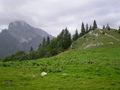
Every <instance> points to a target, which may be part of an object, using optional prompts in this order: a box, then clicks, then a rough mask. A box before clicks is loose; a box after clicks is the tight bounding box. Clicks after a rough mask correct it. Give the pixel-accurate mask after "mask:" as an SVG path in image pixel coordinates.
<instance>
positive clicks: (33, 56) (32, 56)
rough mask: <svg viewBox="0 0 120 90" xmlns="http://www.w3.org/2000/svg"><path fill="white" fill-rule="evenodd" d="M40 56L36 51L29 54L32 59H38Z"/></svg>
mask: <svg viewBox="0 0 120 90" xmlns="http://www.w3.org/2000/svg"><path fill="white" fill-rule="evenodd" d="M37 58H38V54H37V52H36V51H34V50H33V51H31V52H30V53H29V54H28V59H29V60H31V59H37Z"/></svg>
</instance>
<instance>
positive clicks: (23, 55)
mask: <svg viewBox="0 0 120 90" xmlns="http://www.w3.org/2000/svg"><path fill="white" fill-rule="evenodd" d="M26 59H28V57H27V54H26V53H25V52H24V51H18V52H16V53H15V54H12V55H8V56H6V57H5V58H4V59H3V61H4V62H6V61H22V60H26Z"/></svg>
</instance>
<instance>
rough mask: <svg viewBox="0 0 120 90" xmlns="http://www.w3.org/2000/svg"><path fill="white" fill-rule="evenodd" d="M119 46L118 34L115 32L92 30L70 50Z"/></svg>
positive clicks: (119, 37)
mask: <svg viewBox="0 0 120 90" xmlns="http://www.w3.org/2000/svg"><path fill="white" fill-rule="evenodd" d="M114 44H115V45H117V44H118V45H120V34H119V33H118V32H117V31H116V30H110V31H108V30H100V29H97V30H94V31H90V32H89V33H88V34H86V35H84V36H83V37H81V38H79V39H78V40H77V41H75V42H74V43H73V44H72V48H77V49H86V48H90V47H96V46H105V45H114Z"/></svg>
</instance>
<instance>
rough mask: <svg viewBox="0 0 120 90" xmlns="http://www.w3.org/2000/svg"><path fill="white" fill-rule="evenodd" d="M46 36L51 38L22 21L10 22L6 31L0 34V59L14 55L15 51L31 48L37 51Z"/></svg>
mask: <svg viewBox="0 0 120 90" xmlns="http://www.w3.org/2000/svg"><path fill="white" fill-rule="evenodd" d="M47 36H49V37H50V38H51V39H52V38H53V36H51V35H49V34H48V33H47V32H45V31H44V30H42V29H38V28H34V27H32V26H30V25H29V24H27V23H26V22H24V21H15V22H11V23H10V24H9V26H8V29H6V30H3V31H2V32H1V33H0V57H3V56H5V55H8V54H12V53H15V52H16V51H17V50H24V51H29V49H30V47H31V46H32V47H33V48H34V49H37V48H38V45H39V44H40V43H41V42H42V40H43V38H44V37H47Z"/></svg>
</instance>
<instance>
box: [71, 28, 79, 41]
mask: <svg viewBox="0 0 120 90" xmlns="http://www.w3.org/2000/svg"><path fill="white" fill-rule="evenodd" d="M78 37H79V35H78V30H77V29H76V31H75V34H74V35H73V39H72V40H73V41H76V40H77V39H78Z"/></svg>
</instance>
